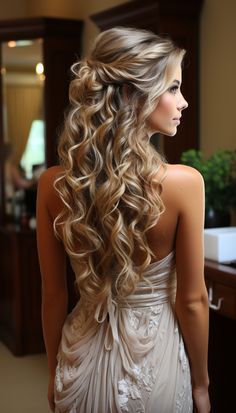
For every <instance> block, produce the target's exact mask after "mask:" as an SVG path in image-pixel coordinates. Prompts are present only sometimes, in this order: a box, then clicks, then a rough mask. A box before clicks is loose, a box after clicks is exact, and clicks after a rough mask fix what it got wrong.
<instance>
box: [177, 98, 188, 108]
mask: <svg viewBox="0 0 236 413" xmlns="http://www.w3.org/2000/svg"><path fill="white" fill-rule="evenodd" d="M187 107H188V102H187V100H185V99H184V97H183V95H182V99H181V100H180V102H179V105H178V109H179V110H181V111H182V110H184V109H187Z"/></svg>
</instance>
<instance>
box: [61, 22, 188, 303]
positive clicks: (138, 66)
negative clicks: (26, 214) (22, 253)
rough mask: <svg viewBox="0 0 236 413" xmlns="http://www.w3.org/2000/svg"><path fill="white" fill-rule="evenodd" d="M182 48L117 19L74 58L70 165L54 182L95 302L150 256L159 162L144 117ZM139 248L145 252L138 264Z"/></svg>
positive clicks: (65, 142)
mask: <svg viewBox="0 0 236 413" xmlns="http://www.w3.org/2000/svg"><path fill="white" fill-rule="evenodd" d="M183 55H184V51H183V50H182V49H179V48H177V47H176V46H175V45H174V44H173V42H172V41H170V40H169V39H166V38H161V37H159V36H157V35H155V34H153V33H151V32H148V31H145V30H137V29H133V28H123V27H116V28H112V29H110V30H107V31H104V32H102V33H100V34H99V35H98V37H97V38H96V40H95V43H94V45H93V48H92V50H91V53H90V55H89V56H88V57H87V58H85V59H83V60H81V61H79V62H77V63H75V64H74V65H73V66H72V72H73V74H74V78H73V80H72V81H71V84H70V91H69V96H70V103H71V105H70V108H69V112H68V114H67V117H66V119H65V125H64V131H63V133H62V135H61V138H60V142H59V148H58V153H59V157H60V161H61V165H62V166H63V171H64V172H63V173H62V174H61V175H60V176H59V177H58V179H57V180H56V182H55V188H56V190H57V191H58V193H59V195H60V198H61V200H62V202H63V205H64V208H63V210H62V212H61V213H60V214H59V215H58V217H57V218H56V220H55V222H54V228H55V231H56V233H57V235H59V236H60V237H61V239H62V240H63V243H64V246H65V249H66V251H67V253H68V254H69V256H70V257H71V259H72V260H73V261H74V262H76V265H77V266H78V271H76V282H77V285H78V287H79V290H80V293H81V294H84V295H86V297H87V299H88V300H91V301H93V302H94V301H95V302H98V301H103V300H104V299H105V298H106V297H107V296H108V294H110V292H111V289H112V288H113V289H114V293H115V294H119V295H121V296H126V295H128V294H129V293H131V292H132V291H133V290H134V289H135V286H136V285H137V283H138V282H139V281H140V279H141V278H142V272H143V270H144V269H145V268H146V267H147V266H148V264H149V263H150V262H151V259H152V255H153V254H152V251H151V250H150V248H149V245H148V242H147V237H146V233H147V231H148V230H149V229H150V228H151V227H153V226H154V225H155V224H156V223H157V221H158V218H159V217H160V214H161V213H162V212H163V210H164V205H163V202H162V200H161V198H160V184H159V182H158V181H157V179H156V175H157V171H158V169H159V168H160V166H161V165H162V164H163V161H162V159H161V157H160V156H159V155H158V153H157V152H156V151H155V150H154V148H153V147H152V146H151V144H150V142H149V136H148V129H147V126H146V120H147V117H148V116H149V115H150V114H151V113H152V111H153V110H154V108H155V107H156V105H157V102H158V98H159V97H160V96H161V94H163V93H164V92H165V91H166V90H167V89H168V87H169V86H170V82H171V81H172V80H173V79H172V76H173V70H174V69H175V68H176V65H177V64H180V63H181V61H182V59H183ZM134 252H137V253H138V254H139V255H140V256H141V257H143V260H142V262H141V265H140V266H139V267H137V266H135V263H134V262H133V255H134ZM114 276H115V280H113V277H114Z"/></svg>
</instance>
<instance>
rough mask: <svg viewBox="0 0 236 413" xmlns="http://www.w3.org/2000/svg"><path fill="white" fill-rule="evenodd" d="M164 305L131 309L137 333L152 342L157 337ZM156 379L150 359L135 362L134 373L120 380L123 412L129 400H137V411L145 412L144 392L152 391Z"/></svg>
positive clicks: (133, 325)
mask: <svg viewBox="0 0 236 413" xmlns="http://www.w3.org/2000/svg"><path fill="white" fill-rule="evenodd" d="M162 308H163V305H158V306H154V307H150V308H145V309H129V310H128V317H129V323H130V326H131V328H132V329H134V330H135V331H136V332H137V334H138V333H139V332H140V333H141V335H142V337H143V336H145V338H146V340H148V339H149V338H150V343H151V342H152V339H153V338H154V337H155V335H156V333H157V330H158V327H159V318H160V316H161V312H162ZM149 356H150V355H149ZM155 380H156V374H155V373H154V366H153V365H152V364H151V363H150V359H149V360H148V359H147V357H143V360H142V363H141V364H139V365H138V364H135V365H134V367H133V369H132V375H131V374H126V375H125V376H124V378H122V379H121V380H119V381H118V401H119V405H120V408H121V410H122V411H123V412H128V411H129V407H128V403H129V400H136V404H137V406H136V405H135V408H136V412H137V413H144V412H145V406H144V402H143V392H144V391H146V392H148V393H150V392H151V391H152V388H153V385H154V383H155Z"/></svg>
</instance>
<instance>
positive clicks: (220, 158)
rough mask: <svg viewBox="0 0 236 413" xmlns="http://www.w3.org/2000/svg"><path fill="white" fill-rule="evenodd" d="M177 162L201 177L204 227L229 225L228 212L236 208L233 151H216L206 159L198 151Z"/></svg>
mask: <svg viewBox="0 0 236 413" xmlns="http://www.w3.org/2000/svg"><path fill="white" fill-rule="evenodd" d="M181 162H182V163H183V164H185V165H189V166H192V167H194V168H196V169H197V170H198V171H199V172H200V173H201V174H202V176H203V178H204V181H205V191H206V198H205V200H206V216H205V226H206V227H214V226H215V227H217V226H228V225H230V210H231V208H235V206H236V151H231V150H226V149H220V150H218V151H216V152H215V153H214V154H213V155H212V156H210V157H209V158H208V159H205V158H204V157H203V154H202V152H201V151H199V150H196V149H189V150H187V151H185V152H183V153H182V156H181Z"/></svg>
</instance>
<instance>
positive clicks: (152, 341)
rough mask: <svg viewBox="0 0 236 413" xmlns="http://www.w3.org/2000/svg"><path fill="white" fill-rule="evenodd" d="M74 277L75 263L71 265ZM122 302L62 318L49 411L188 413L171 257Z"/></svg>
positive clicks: (79, 306)
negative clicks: (174, 306)
mask: <svg viewBox="0 0 236 413" xmlns="http://www.w3.org/2000/svg"><path fill="white" fill-rule="evenodd" d="M72 265H73V268H74V271H75V272H76V264H75V263H72ZM144 275H145V277H146V279H148V280H149V282H146V281H142V282H140V283H139V284H138V287H137V289H136V291H135V293H134V294H132V295H130V296H128V297H126V298H125V299H117V298H115V297H112V296H110V297H108V299H107V301H106V303H105V304H103V305H99V306H97V307H96V308H91V307H88V306H87V305H86V302H83V300H80V301H79V302H78V304H77V305H76V307H75V308H74V310H73V311H72V313H71V314H70V315H69V316H68V318H67V320H66V322H65V325H64V328H63V332H62V340H61V345H60V350H59V353H58V366H57V371H56V379H55V403H56V413H124V412H129V413H192V410H193V402H192V388H191V378H190V369H189V362H188V358H187V356H186V353H185V348H184V344H183V339H182V336H181V333H180V330H179V327H178V323H177V320H176V317H175V314H174V311H173V302H174V296H175V284H176V275H175V259H174V253H173V252H171V253H170V254H169V255H168V256H166V257H165V258H164V259H162V260H160V261H157V262H154V263H152V264H150V265H149V267H148V269H147V270H146V271H145V274H144Z"/></svg>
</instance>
